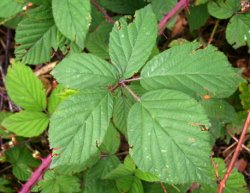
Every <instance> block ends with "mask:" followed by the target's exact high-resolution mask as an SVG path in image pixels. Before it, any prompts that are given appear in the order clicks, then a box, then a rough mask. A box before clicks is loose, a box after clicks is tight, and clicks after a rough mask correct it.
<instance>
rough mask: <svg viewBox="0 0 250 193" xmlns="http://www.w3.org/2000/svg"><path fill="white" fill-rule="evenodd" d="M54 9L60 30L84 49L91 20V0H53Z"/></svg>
mask: <svg viewBox="0 0 250 193" xmlns="http://www.w3.org/2000/svg"><path fill="white" fill-rule="evenodd" d="M52 10H53V16H54V19H55V23H56V26H57V27H58V29H59V30H60V32H61V33H62V34H63V35H64V36H66V37H67V38H69V39H70V40H71V41H74V42H76V44H77V45H78V46H79V47H80V48H82V49H83V48H84V40H85V37H86V35H87V32H88V29H89V26H90V22H91V15H90V1H89V0H74V1H71V0H52Z"/></svg>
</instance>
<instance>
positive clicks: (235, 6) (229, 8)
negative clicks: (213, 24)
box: [207, 0, 240, 19]
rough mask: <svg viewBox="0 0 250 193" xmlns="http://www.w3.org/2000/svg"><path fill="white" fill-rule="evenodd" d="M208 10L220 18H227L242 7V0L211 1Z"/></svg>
mask: <svg viewBox="0 0 250 193" xmlns="http://www.w3.org/2000/svg"><path fill="white" fill-rule="evenodd" d="M207 7H208V12H209V14H210V15H212V16H213V17H216V18H218V19H227V18H229V17H231V16H232V15H233V14H234V13H236V12H237V11H239V9H240V1H235V0H213V1H209V3H208V5H207Z"/></svg>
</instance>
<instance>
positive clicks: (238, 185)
mask: <svg viewBox="0 0 250 193" xmlns="http://www.w3.org/2000/svg"><path fill="white" fill-rule="evenodd" d="M214 163H215V164H216V165H217V166H218V169H217V170H218V173H219V176H220V177H221V179H222V177H223V176H224V174H225V173H226V170H227V168H226V165H225V163H224V161H223V160H222V159H220V158H214ZM212 172H213V173H214V172H215V170H214V169H212ZM246 187H247V184H246V182H245V179H244V176H243V175H242V174H241V173H239V172H238V171H237V170H236V169H233V170H232V172H231V174H230V175H229V177H228V180H227V183H226V186H225V189H224V191H223V193H236V192H240V193H247V192H249V191H248V190H247V188H246ZM217 189H218V184H217V179H216V174H215V173H214V175H213V183H211V184H201V188H200V191H199V192H202V193H211V192H217Z"/></svg>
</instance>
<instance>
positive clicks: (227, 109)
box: [200, 99, 237, 143]
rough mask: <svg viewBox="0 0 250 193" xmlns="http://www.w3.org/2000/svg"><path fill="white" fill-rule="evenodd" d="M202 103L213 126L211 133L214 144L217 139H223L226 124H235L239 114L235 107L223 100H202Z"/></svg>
mask: <svg viewBox="0 0 250 193" xmlns="http://www.w3.org/2000/svg"><path fill="white" fill-rule="evenodd" d="M200 103H201V105H202V106H203V108H204V110H205V111H206V114H207V115H208V117H209V119H210V122H211V125H212V126H211V128H210V130H209V132H210V134H211V137H212V142H213V143H214V142H215V140H216V139H218V138H220V137H222V134H223V132H222V131H223V130H224V129H223V126H225V124H227V123H235V121H236V120H237V114H236V112H235V110H234V108H233V106H231V105H230V104H229V103H228V102H226V101H224V100H222V99H209V100H202V101H201V102H200ZM222 129H223V130H222Z"/></svg>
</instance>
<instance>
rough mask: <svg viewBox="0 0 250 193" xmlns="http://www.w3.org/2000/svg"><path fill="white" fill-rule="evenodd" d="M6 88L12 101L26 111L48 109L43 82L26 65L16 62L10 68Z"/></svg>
mask: <svg viewBox="0 0 250 193" xmlns="http://www.w3.org/2000/svg"><path fill="white" fill-rule="evenodd" d="M5 84H6V88H7V91H8V95H9V97H10V98H11V100H12V101H13V102H14V103H15V104H17V105H18V106H21V107H22V108H24V109H25V110H31V111H43V110H45V108H46V93H45V90H44V88H43V84H42V82H41V81H40V80H39V79H38V78H37V77H36V75H35V74H34V73H33V72H32V70H31V69H30V68H29V67H27V66H25V65H24V64H21V63H18V62H14V63H13V64H12V66H10V67H9V68H8V73H7V76H6V82H5Z"/></svg>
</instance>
